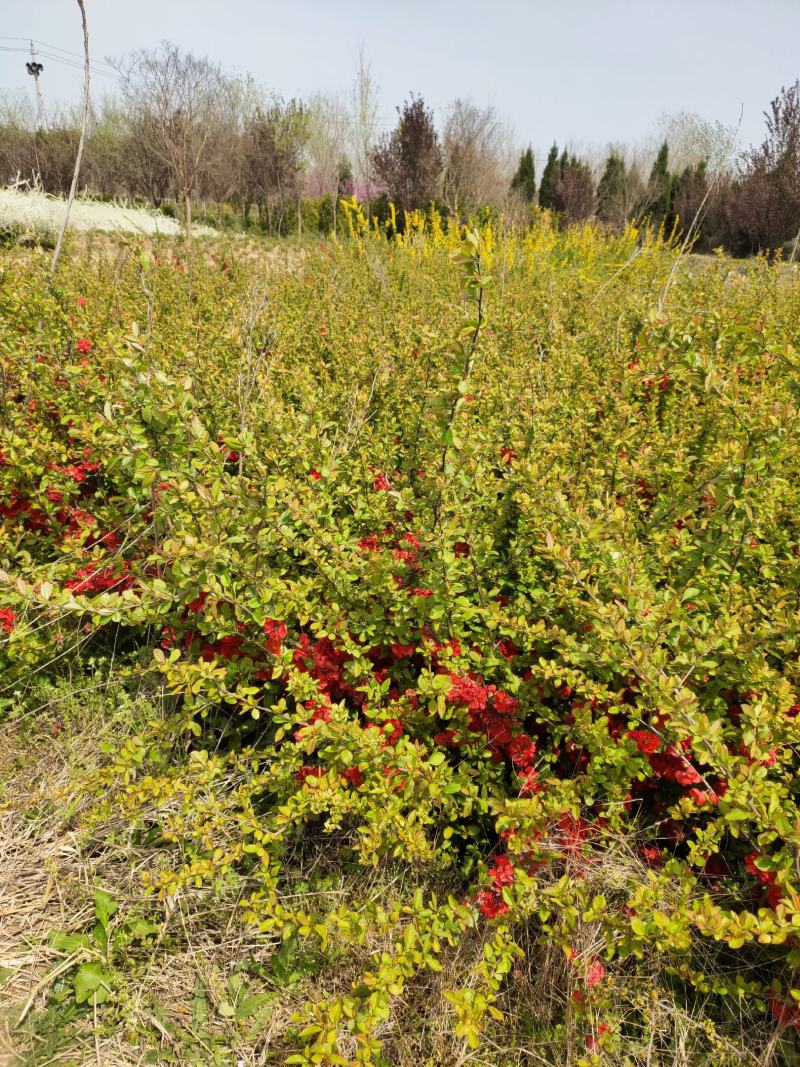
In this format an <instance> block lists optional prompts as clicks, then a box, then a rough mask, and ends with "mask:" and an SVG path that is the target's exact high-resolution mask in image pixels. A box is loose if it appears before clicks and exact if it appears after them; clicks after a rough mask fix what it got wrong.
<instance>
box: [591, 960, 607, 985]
mask: <svg viewBox="0 0 800 1067" xmlns="http://www.w3.org/2000/svg"><path fill="white" fill-rule="evenodd" d="M605 976H606V969H605V967H604V966H603V964H602V963H601V962H600V960H597V959H595V960H592V962H591V964H590V965H589V970H588V971H587V972H586V984H587V986H588V987H589V988H590V989H591V988H592V987H593V986H596V985H599V984H600V982H602V981H603V979H604V978H605Z"/></svg>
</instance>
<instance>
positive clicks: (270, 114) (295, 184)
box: [244, 98, 306, 233]
mask: <svg viewBox="0 0 800 1067" xmlns="http://www.w3.org/2000/svg"><path fill="white" fill-rule="evenodd" d="M305 136H306V119H305V109H304V107H303V105H302V104H301V103H299V101H296V100H290V101H288V102H284V101H283V100H281V99H279V98H276V99H274V100H273V101H272V102H271V103H270V104H267V105H264V106H263V107H259V108H257V110H256V113H255V115H254V116H253V118H252V120H251V121H250V123H249V124H248V128H247V131H246V134H245V148H244V152H245V180H246V182H247V191H248V196H249V198H250V200H251V201H253V202H254V203H256V204H258V208H259V213H260V214H261V218H262V225H263V224H264V223H266V228H267V230H268V232H269V233H282V232H284V222H285V219H286V215H287V211H288V209H289V207H290V206H291V205H292V204H295V203H297V202H298V201H299V199H300V195H301V191H302V184H301V177H302V173H303V147H304V142H305ZM298 206H299V204H298Z"/></svg>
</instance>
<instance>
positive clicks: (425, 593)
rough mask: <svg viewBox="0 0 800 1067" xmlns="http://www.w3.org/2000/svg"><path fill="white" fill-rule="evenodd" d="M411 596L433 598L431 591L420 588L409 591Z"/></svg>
mask: <svg viewBox="0 0 800 1067" xmlns="http://www.w3.org/2000/svg"><path fill="white" fill-rule="evenodd" d="M411 595H412V596H422V597H429V596H433V590H432V589H423V588H422V587H421V586H420V588H418V589H413V590H412V591H411Z"/></svg>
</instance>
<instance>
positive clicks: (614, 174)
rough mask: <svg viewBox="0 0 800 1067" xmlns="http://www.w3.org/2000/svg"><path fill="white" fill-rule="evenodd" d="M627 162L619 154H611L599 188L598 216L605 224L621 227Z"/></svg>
mask: <svg viewBox="0 0 800 1067" xmlns="http://www.w3.org/2000/svg"><path fill="white" fill-rule="evenodd" d="M625 177H626V174H625V160H624V159H623V158H622V156H620V155H619V154H618V153H617V152H611V154H610V155H609V157H608V159H607V160H606V168H605V170H604V171H603V176H602V177H601V179H600V182H599V184H598V186H597V201H598V203H597V214H598V215H599V217H600V218H601V219H602V220H603V222H610V223H613V224H614V225H619V223H620V221H624V220H621V219H620V215H621V213H624V200H625Z"/></svg>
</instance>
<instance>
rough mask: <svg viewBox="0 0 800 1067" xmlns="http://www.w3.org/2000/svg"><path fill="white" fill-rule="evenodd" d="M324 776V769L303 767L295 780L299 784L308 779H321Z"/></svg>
mask: <svg viewBox="0 0 800 1067" xmlns="http://www.w3.org/2000/svg"><path fill="white" fill-rule="evenodd" d="M324 774H325V769H324V767H301V768H300V770H299V771H298V772H297V774H296V775H295V778H296V779H297V781H298V782H304V781H305V780H306V778H321V777H322V776H323V775H324Z"/></svg>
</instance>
